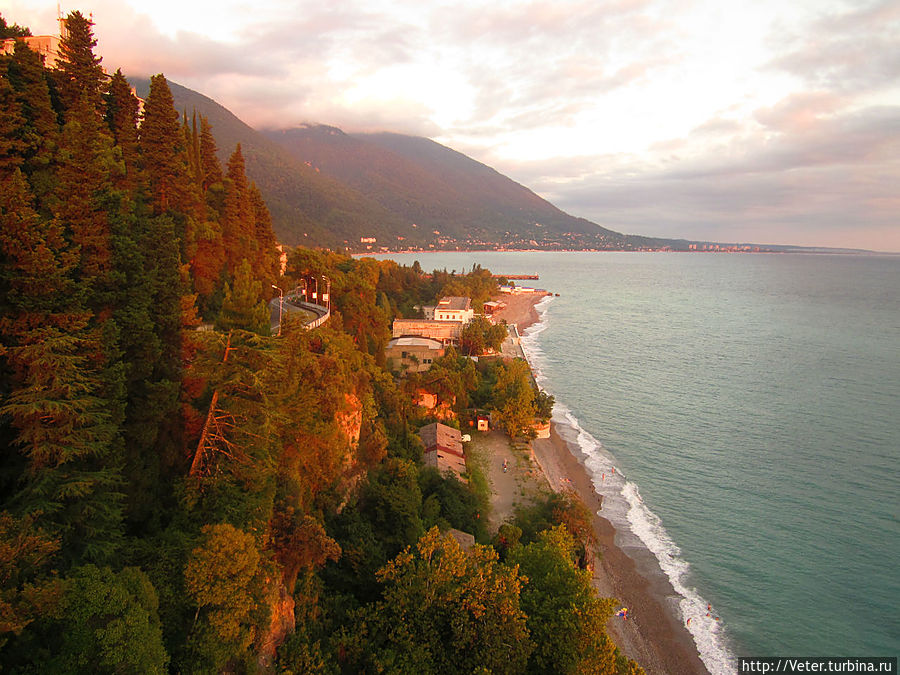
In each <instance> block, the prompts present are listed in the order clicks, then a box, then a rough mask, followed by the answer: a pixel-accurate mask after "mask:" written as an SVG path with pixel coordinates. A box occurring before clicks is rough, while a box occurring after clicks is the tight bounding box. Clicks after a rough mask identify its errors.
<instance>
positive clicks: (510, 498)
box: [472, 430, 547, 532]
mask: <svg viewBox="0 0 900 675" xmlns="http://www.w3.org/2000/svg"><path fill="white" fill-rule="evenodd" d="M472 445H473V447H474V450H475V453H476V455H477V456H478V458H479V460H480V461H481V467H482V470H483V471H484V473H485V476H486V477H487V480H488V483H489V484H490V488H491V515H490V530H491V532H496V531H497V529H498V528H499V527H500V525H502V524H503V523H504V522H505V521H507V520H509V519H511V518H512V516H513V512H514V511H515V508H516V506H518V505H519V504H521V503H523V502H525V501H528V500H531V499H532V498H533V497H534V495H535V494H536V493H537V492H538V491H539V490H541V489H546V488H547V482H546V480H545V479H544V477H543V476H542V475H541V473H540V472H539V471H536V470H535V467H533V466H532V463H531V460H530V459H529V455H528V451H527V450H523V449H514V448H513V447H512V446H511V444H510V441H509V438H508V437H507V436H506V434H504V433H502V432H500V431H496V430H494V431H488V432H481V433H479V432H475V433H473V434H472ZM504 461H506V462H507V470H506V471H505V472H504V471H503V462H504Z"/></svg>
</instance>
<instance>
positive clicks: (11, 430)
mask: <svg viewBox="0 0 900 675" xmlns="http://www.w3.org/2000/svg"><path fill="white" fill-rule="evenodd" d="M69 28H70V34H69V36H68V37H67V39H66V41H65V45H64V49H65V51H66V53H67V54H69V55H70V61H69V62H68V63H67V64H65V65H63V66H62V67H61V68H60V69H59V71H50V70H47V69H45V68H44V67H43V65H42V63H41V60H40V57H39V56H38V55H36V54H35V53H33V52H31V51H30V50H28V49H27V48H26V47H25V46H24V44H23V43H19V44H17V46H16V49H15V51H14V53H13V54H11V55H7V56H4V57H2V58H0V338H2V348H0V396H2V398H0V450H2V451H3V452H4V453H5V454H4V457H5V461H4V462H3V464H2V467H0V633H2V634H0V648H2V650H3V651H2V656H3V664H4V666H6V667H8V668H9V669H10V670H11V671H13V672H37V671H38V670H40V669H44V670H48V671H51V672H52V671H63V670H65V671H67V672H86V671H87V670H88V669H90V670H93V671H99V672H162V671H165V670H167V669H168V668H170V667H171V669H172V670H173V671H178V672H220V671H229V672H242V671H254V670H255V669H256V668H257V667H258V659H260V658H268V657H269V656H271V655H272V653H273V651H274V650H275V649H276V648H277V646H278V644H279V643H282V646H281V649H280V651H279V664H278V665H279V666H280V667H281V668H282V669H283V670H284V671H285V672H289V671H293V672H323V673H333V672H338V671H339V670H344V671H345V672H355V669H356V668H357V667H358V668H362V669H367V668H368V669H370V670H373V671H374V670H379V669H386V670H393V671H394V672H440V673H443V672H455V671H456V670H464V671H470V672H487V670H488V669H490V670H491V671H492V672H498V673H500V672H523V670H525V669H527V666H528V663H529V660H528V659H529V655H530V653H531V651H532V649H533V648H534V644H533V642H532V640H531V638H529V637H528V630H527V629H526V623H525V622H526V615H525V612H524V611H523V608H522V607H521V606H520V597H524V596H520V591H521V590H522V588H523V586H522V585H523V583H524V578H523V577H522V576H521V575H520V574H519V573H518V572H517V570H516V569H515V567H513V566H509V565H505V564H501V563H500V562H499V560H498V558H497V555H496V553H495V552H494V551H493V550H491V549H487V548H483V547H476V549H475V550H473V551H472V552H470V553H463V552H462V551H460V550H459V547H458V546H457V545H456V544H455V542H452V541H450V540H447V539H445V538H443V537H442V536H441V535H439V534H438V533H437V530H435V529H431V530H430V531H428V532H427V533H426V534H425V535H424V536H423V533H425V532H426V530H429V528H433V526H435V525H437V526H439V527H440V528H449V527H455V528H458V529H460V530H464V531H466V532H471V533H473V534H475V536H476V537H477V538H478V540H479V541H485V540H486V539H487V533H486V531H485V525H486V523H485V522H484V520H483V519H482V518H480V514H481V513H484V510H485V495H486V494H487V484H486V481H485V480H484V477H483V475H482V474H480V473H479V472H478V470H477V468H476V467H475V466H474V465H473V466H472V468H471V469H470V475H469V478H470V482H469V483H468V484H463V483H461V482H459V481H458V480H457V479H455V478H452V477H443V476H440V475H438V474H437V472H436V471H434V470H433V469H424V468H423V467H422V466H421V444H420V442H419V440H418V438H417V436H416V434H415V432H414V429H415V428H416V427H417V426H419V425H420V424H421V423H422V421H423V419H424V413H423V412H422V411H421V410H420V409H419V408H418V406H416V405H415V403H414V396H415V394H416V391H417V389H419V388H425V389H427V390H430V391H433V392H435V393H437V394H438V396H439V397H440V399H441V401H442V402H444V403H448V404H451V405H452V406H453V408H454V410H455V411H456V412H457V413H459V414H461V415H466V414H468V413H469V411H468V408H469V406H470V405H471V404H472V403H473V402H474V403H477V404H478V405H493V404H496V405H497V406H498V409H502V408H504V407H505V406H507V404H510V405H512V404H515V405H514V406H513V407H515V406H518V407H519V408H522V407H523V401H524V399H525V398H527V396H526V393H527V392H526V389H527V391H531V392H533V389H532V388H531V386H530V383H529V386H528V387H527V388H525V389H523V388H522V387H520V386H519V385H520V384H521V380H522V377H521V376H522V372H520V370H521V368H520V367H519V366H516V365H504V364H503V363H502V362H496V363H485V362H482V363H479V364H478V365H477V366H476V364H475V363H474V362H473V361H472V360H471V359H469V358H466V357H464V356H460V355H459V354H458V353H456V352H455V351H454V350H448V353H447V354H446V356H445V357H444V358H443V359H440V360H439V361H438V362H437V363H435V364H434V367H433V368H432V370H431V371H429V372H428V373H425V374H422V375H414V376H410V377H407V378H405V379H402V380H399V381H395V380H394V378H393V377H392V376H391V375H390V374H389V373H387V372H386V371H385V370H384V369H383V359H384V355H383V351H384V345H385V343H386V341H387V339H388V338H389V336H390V324H391V321H392V319H393V318H395V317H396V316H400V315H402V316H413V315H414V314H415V312H416V311H417V310H416V309H415V308H416V307H417V306H421V305H423V304H429V303H434V302H435V301H436V300H437V299H438V298H439V297H440V296H442V295H447V294H453V295H466V296H468V297H471V298H472V300H473V302H474V304H475V305H476V307H477V306H478V305H479V303H481V302H483V301H484V300H486V299H487V298H488V297H490V295H491V294H492V293H493V292H494V291H495V290H496V282H495V281H494V280H493V278H492V277H491V275H490V273H489V272H488V271H487V270H483V269H481V268H480V267H477V266H475V267H473V269H472V270H471V271H465V272H463V273H457V272H456V271H453V272H447V271H446V270H443V271H435V272H434V273H433V274H431V275H425V274H424V273H423V272H422V270H421V266H419V265H413V266H412V267H410V268H406V267H400V266H399V265H397V264H396V263H394V262H390V261H381V262H379V261H374V260H371V259H354V258H351V257H349V256H347V255H344V254H342V253H337V252H333V251H313V250H308V249H295V250H294V251H291V253H290V256H289V261H288V270H287V274H286V275H285V276H284V277H280V275H279V271H280V269H279V265H278V255H277V252H276V239H275V236H274V234H273V216H271V215H270V213H269V206H267V204H266V201H265V200H264V199H263V195H264V194H266V195H267V196H271V195H272V194H273V192H275V193H276V197H275V199H272V200H271V201H270V204H272V208H273V213H274V214H275V215H274V220H275V222H278V221H279V219H282V222H283V218H284V216H285V214H286V213H293V214H294V215H298V217H297V218H295V219H293V222H292V227H294V228H295V230H294V234H296V235H297V237H298V239H299V236H300V235H299V233H300V232H301V231H303V232H307V233H309V234H310V239H314V238H316V237H320V238H321V239H322V240H325V239H328V240H330V241H334V242H335V243H340V241H342V240H343V238H344V237H346V236H348V235H349V234H350V233H351V232H354V231H358V229H359V228H362V227H363V226H364V227H365V228H367V231H366V234H370V232H369V230H368V228H374V229H372V231H373V232H375V234H376V235H377V236H381V235H380V233H382V232H387V231H389V229H390V228H391V227H392V224H391V216H390V215H389V213H390V209H389V208H387V207H385V206H383V205H373V204H372V203H367V202H366V200H364V199H362V198H360V197H359V195H357V194H354V193H352V191H348V190H346V189H345V188H343V187H341V186H340V185H338V184H337V183H335V182H334V181H332V180H331V179H328V178H326V177H324V176H320V175H319V174H318V173H317V172H316V171H315V170H314V169H311V168H308V167H304V168H302V169H301V170H300V174H296V175H295V174H293V168H292V167H294V164H293V163H292V162H290V161H288V162H287V163H285V164H284V167H287V168H289V169H290V171H285V172H282V173H281V174H279V175H278V176H276V178H277V180H279V181H282V182H283V189H281V188H276V189H273V188H272V181H271V180H268V179H266V180H261V181H260V188H259V189H257V187H256V185H254V184H253V183H252V182H251V181H250V180H249V179H248V177H247V174H248V172H249V173H250V174H251V175H253V171H254V170H255V169H258V167H259V162H260V152H259V151H258V149H257V148H258V146H257V147H254V146H253V144H248V145H246V146H241V145H238V144H237V143H236V142H235V139H234V138H233V137H230V136H229V135H228V132H227V130H226V133H225V136H224V138H225V139H226V140H225V142H223V143H219V144H218V145H219V146H220V147H228V148H232V147H235V146H237V149H236V150H235V152H234V153H233V154H232V155H231V158H230V161H229V162H228V166H227V175H223V171H222V167H221V165H220V164H219V158H218V157H217V154H216V152H217V150H216V148H217V138H214V137H213V132H212V126H211V125H210V123H209V120H208V119H207V117H206V116H205V115H202V114H201V115H200V116H199V120H198V116H197V115H196V114H194V115H190V117H189V115H188V114H184V115H183V116H182V115H180V114H179V112H177V111H176V109H175V105H174V101H175V99H174V97H173V95H172V89H173V88H172V87H170V86H169V84H168V83H167V82H166V80H165V78H164V77H163V76H162V75H157V76H155V77H154V78H153V79H152V81H151V86H150V90H149V92H148V93H147V94H146V96H145V108H144V118H143V121H142V123H141V125H140V127H138V123H137V122H138V107H137V103H138V102H137V100H136V98H135V97H134V96H133V95H132V94H131V91H130V88H129V85H128V82H127V80H126V79H125V78H124V77H123V76H122V73H121V72H120V71H117V72H116V73H115V74H114V75H113V76H112V77H111V78H109V81H108V86H106V84H107V83H106V78H105V76H102V75H101V70H100V68H99V63H100V59H99V58H98V57H96V56H95V55H94V54H93V48H94V45H95V42H96V41H95V40H94V37H93V34H92V24H91V22H90V21H89V20H87V19H85V18H84V17H83V16H82V15H80V14H79V13H73V14H72V15H70V17H69ZM0 31H11V32H13V33H16V32H21V29H19V28H18V27H16V26H11V27H10V26H7V25H6V24H5V22H2V23H0ZM174 88H175V90H176V91H179V88H177V87H174ZM180 118H181V119H183V122H182V123H179V119H180ZM220 119H221V118H216V120H215V121H216V123H217V124H218V123H219V120H220ZM226 126H227V125H226ZM217 133H218V127H217ZM218 140H219V141H221V140H222V137H221V136H220V137H219V138H218ZM244 150H247V152H246V154H245V153H244ZM256 175H257V176H258V175H259V174H256ZM297 175H300V179H299V182H298V180H295V179H297ZM292 176H293V177H292ZM269 178H271V177H269ZM279 190H280V192H279ZM298 192H305V193H307V194H308V197H304V199H307V202H308V205H309V209H308V210H307V211H303V210H302V209H301V210H299V211H298V210H296V209H295V208H294V207H293V206H290V205H289V204H288V202H289V201H290V199H293V196H295V194H294V193H298ZM373 214H374V215H373ZM385 214H388V215H387V217H386V218H381V216H383V215H385ZM373 223H376V224H373ZM395 224H396V223H395ZM405 227H408V223H407V225H406V226H405ZM329 229H330V230H331V231H330V232H329ZM272 284H277V285H278V286H280V287H282V288H284V289H285V290H286V291H288V292H290V291H291V290H293V289H294V288H306V289H307V290H308V291H309V292H310V299H312V297H311V295H312V293H313V292H314V291H315V292H317V295H318V298H317V301H318V302H320V303H325V302H326V301H325V299H324V298H323V293H324V292H325V291H326V289H329V288H330V291H331V298H330V299H329V300H328V304H329V305H330V307H331V309H332V316H331V318H330V320H329V322H328V323H327V324H325V325H324V326H321V327H319V328H317V329H316V330H313V331H306V330H303V329H302V328H301V327H300V326H299V325H298V324H297V323H296V322H292V321H291V320H290V319H289V318H288V319H286V320H285V322H284V330H283V331H282V335H281V336H280V337H278V338H273V337H270V336H267V335H266V334H267V332H268V324H269V316H268V314H269V313H268V308H267V305H266V303H267V301H268V300H269V298H270V297H271V285H272ZM195 303H196V304H195ZM197 308H199V310H200V311H201V312H202V315H203V316H204V318H205V319H206V320H207V321H208V322H210V323H212V324H214V325H215V326H216V327H217V328H218V329H219V330H218V331H214V330H213V331H194V330H191V329H192V328H194V327H196V325H197V323H198V322H199V319H198V318H197V314H196V312H197ZM470 334H471V339H470ZM499 334H500V330H499V329H498V328H497V327H490V326H488V325H487V324H485V323H484V322H483V321H480V320H479V321H477V322H475V323H474V324H473V325H472V327H471V328H470V330H469V333H467V338H466V339H467V347H468V348H469V349H470V350H471V351H478V350H480V349H483V348H484V346H485V345H488V344H495V340H496V339H498V338H499ZM532 398H533V401H532V405H533V406H534V409H535V410H536V411H537V413H538V414H542V415H543V414H545V413H546V414H548V415H549V410H550V407H549V406H550V405H552V398H551V397H543V396H542V395H541V394H537V395H535V394H532ZM526 407H527V406H526ZM532 414H534V413H532ZM453 424H457V422H456V421H454V422H453ZM523 424H524V423H522V424H519V425H518V431H521V429H522V428H523ZM516 426H517V425H516V424H514V423H513V422H510V428H511V429H513V428H515V427H516ZM546 508H547V512H546V513H545V514H544V513H542V514H541V515H540V516H535V517H534V518H533V519H532V520H533V525H534V526H533V527H530V529H529V527H526V526H525V525H523V526H522V529H523V530H528V531H527V532H524V533H521V539H522V541H525V542H526V543H527V542H529V541H533V540H534V538H535V537H536V536H537V534H536V527H537V524H538V523H539V522H540V523H544V522H546V523H551V522H563V523H565V525H566V527H567V528H568V529H569V530H570V531H572V532H574V533H576V537H577V539H578V541H579V542H582V543H576V544H575V545H574V553H571V554H570V557H572V558H574V559H575V560H576V561H577V562H578V563H579V564H581V563H583V562H584V558H585V556H584V555H581V553H580V552H581V550H582V549H580V548H579V546H582V547H583V548H584V550H588V549H589V547H590V546H589V542H588V539H587V536H586V534H585V532H584V531H583V526H584V523H585V519H584V517H583V516H584V514H583V513H581V512H579V511H577V509H574V508H563V505H556V506H552V507H551V506H547V507H546ZM587 519H588V522H589V514H588V517H587ZM511 528H512V526H510V527H507V530H510V531H508V532H507V531H505V532H506V534H508V535H510V536H509V537H506V538H505V539H504V541H503V543H502V545H501V546H502V548H503V552H504V555H505V556H507V558H508V557H509V556H511V555H512V553H511V550H512V549H514V548H515V544H516V540H517V539H518V538H519V535H517V534H516V533H515V530H513V529H511ZM512 535H515V536H512ZM583 542H588V543H587V544H583ZM410 547H415V549H413V548H410ZM404 549H405V550H404ZM529 551H531V549H529ZM532 553H534V551H532ZM523 555H524V554H523ZM542 555H543V554H542ZM547 555H549V554H547ZM536 556H537V553H534V555H532V556H531V557H532V558H535V559H536ZM538 557H539V556H538ZM392 559H393V560H392ZM530 559H531V558H529V560H530ZM523 564H524V563H523ZM379 570H380V572H379ZM291 601H293V605H291ZM291 607H293V615H294V616H293V618H295V619H296V626H297V631H296V633H295V634H294V635H293V636H290V635H287V636H286V633H287V632H289V627H290V623H291V622H290V619H291V617H290V609H291ZM535 615H536V616H537V617H538V618H539V622H538V623H537V624H535V625H536V626H540V625H542V624H540V621H544V624H545V625H551V623H552V622H551V619H552V617H551V618H550V619H548V618H546V617H545V616H544V615H541V614H540V611H536V612H535ZM585 616H587V614H585ZM528 620H531V617H528ZM420 627H421V630H422V633H421V635H420V633H419V630H420ZM541 630H543V629H541V628H535V631H534V632H535V635H537V634H538V633H541ZM552 633H553V631H552V630H549V629H548V630H545V631H544V633H541V634H542V635H545V634H546V636H547V637H546V639H545V638H544V637H542V638H541V640H542V641H544V642H546V641H549V642H548V644H549V643H550V642H552V640H553V639H556V636H555V635H552ZM282 641H283V642H282ZM584 644H585V645H589V641H586V642H584ZM585 649H587V647H585ZM551 651H552V650H551ZM534 653H535V655H536V656H535V657H534V660H533V661H532V662H533V663H537V662H538V660H540V659H543V658H544V656H545V655H546V653H547V649H545V648H541V647H539V648H538V649H537V651H535V652H534ZM170 660H171V665H170Z"/></svg>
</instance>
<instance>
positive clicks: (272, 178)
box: [131, 78, 402, 246]
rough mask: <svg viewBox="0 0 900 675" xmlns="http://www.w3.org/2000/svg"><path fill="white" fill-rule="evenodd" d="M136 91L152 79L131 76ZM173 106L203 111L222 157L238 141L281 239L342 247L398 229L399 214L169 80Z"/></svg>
mask: <svg viewBox="0 0 900 675" xmlns="http://www.w3.org/2000/svg"><path fill="white" fill-rule="evenodd" d="M131 82H132V84H134V85H135V88H136V90H137V93H138V96H141V97H142V98H143V97H145V96H146V95H147V91H148V88H149V80H146V79H136V78H132V79H131ZM169 86H170V88H171V90H172V96H173V98H174V100H175V108H176V109H177V110H179V111H183V112H187V115H188V117H189V118H190V117H191V116H192V114H193V111H195V110H196V111H197V113H198V114H199V115H203V116H205V117H206V118H207V119H208V120H209V122H210V124H211V125H212V128H213V133H214V134H215V137H216V142H217V144H218V154H219V158H220V160H222V161H223V162H224V161H225V160H226V159H227V158H228V156H229V155H230V154H231V153H232V152H233V151H234V148H235V146H236V145H237V144H238V143H240V144H241V150H242V152H243V155H244V158H245V160H246V163H247V175H248V176H249V177H250V179H251V180H253V181H254V182H255V183H256V184H257V186H258V187H259V189H260V191H261V192H262V194H263V197H264V198H265V200H266V204H267V205H268V207H269V210H270V211H271V214H272V220H273V227H274V230H275V233H276V235H277V236H278V239H279V241H281V242H282V243H284V244H288V245H297V244H300V245H304V246H340V245H345V246H346V245H349V244H352V243H353V242H358V241H359V238H360V237H361V236H374V237H378V238H379V239H384V238H387V237H389V236H391V234H392V233H394V232H396V231H398V230H400V228H401V227H402V222H401V220H400V218H399V217H398V216H397V215H396V214H394V213H392V212H391V211H389V210H387V209H385V208H384V207H382V206H381V205H379V204H378V203H376V202H375V201H373V200H371V199H368V198H367V197H366V196H364V195H363V194H360V193H359V192H357V191H355V190H353V189H352V188H350V187H348V186H346V185H344V184H343V183H341V182H340V181H338V180H336V179H335V178H332V177H329V176H327V175H323V174H322V173H320V172H317V171H316V170H315V169H314V168H312V167H310V166H307V165H306V164H304V163H303V162H302V161H299V160H297V159H295V158H294V157H292V156H291V155H290V153H288V152H286V151H285V150H284V149H282V148H281V147H280V146H279V145H278V144H276V143H274V142H272V141H271V140H269V139H268V138H266V137H265V136H263V135H262V134H261V133H259V132H257V131H256V130H254V129H252V128H251V127H249V126H248V125H246V124H244V123H243V122H242V121H241V120H239V119H238V118H237V117H236V116H235V115H233V114H232V113H231V112H229V111H228V110H227V109H226V108H224V107H223V106H221V105H219V104H218V103H216V102H215V101H214V100H212V99H211V98H209V97H207V96H204V95H202V94H199V93H197V92H195V91H193V90H191V89H188V88H186V87H182V86H180V85H178V84H175V83H174V82H170V83H169Z"/></svg>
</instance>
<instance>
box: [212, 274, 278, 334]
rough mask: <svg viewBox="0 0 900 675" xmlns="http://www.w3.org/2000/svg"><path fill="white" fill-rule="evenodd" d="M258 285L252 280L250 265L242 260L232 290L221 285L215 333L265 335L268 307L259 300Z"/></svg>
mask: <svg viewBox="0 0 900 675" xmlns="http://www.w3.org/2000/svg"><path fill="white" fill-rule="evenodd" d="M262 292H263V291H262V283H260V282H259V281H255V280H254V279H253V275H252V271H251V269H250V263H249V262H248V261H247V260H242V261H241V263H240V265H238V268H237V270H235V275H234V287H233V288H232V286H231V284H228V283H226V284H225V299H224V300H223V301H222V311H221V313H220V314H219V318H218V319H217V320H216V329H217V330H221V331H229V330H231V329H233V328H240V329H242V330H248V331H251V332H253V333H257V334H258V335H268V334H269V304H268V303H267V302H266V301H265V300H263V299H262Z"/></svg>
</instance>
